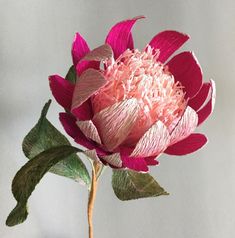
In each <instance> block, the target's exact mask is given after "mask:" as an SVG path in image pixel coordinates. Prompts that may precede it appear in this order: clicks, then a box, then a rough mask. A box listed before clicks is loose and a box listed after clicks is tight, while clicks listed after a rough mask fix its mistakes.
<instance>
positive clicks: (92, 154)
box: [84, 149, 101, 163]
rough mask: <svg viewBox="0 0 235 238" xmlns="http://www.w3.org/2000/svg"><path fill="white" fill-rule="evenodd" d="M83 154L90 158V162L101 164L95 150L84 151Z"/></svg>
mask: <svg viewBox="0 0 235 238" xmlns="http://www.w3.org/2000/svg"><path fill="white" fill-rule="evenodd" d="M84 154H85V155H86V156H88V157H89V158H91V159H92V160H94V161H96V162H100V163H101V161H100V158H99V156H98V155H97V153H96V150H95V149H94V150H85V151H84Z"/></svg>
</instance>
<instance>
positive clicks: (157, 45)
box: [149, 31, 189, 63]
mask: <svg viewBox="0 0 235 238" xmlns="http://www.w3.org/2000/svg"><path fill="white" fill-rule="evenodd" d="M188 39H189V36H188V35H186V34H183V33H180V32H177V31H162V32H160V33H158V34H157V35H156V36H154V37H153V39H152V40H151V41H150V43H149V45H150V46H151V47H152V48H154V49H156V50H159V51H160V54H159V58H158V60H159V61H160V62H162V63H164V62H165V61H166V60H167V59H168V58H169V57H170V56H171V55H172V54H173V53H174V52H175V51H176V50H178V49H179V48H180V47H181V46H182V45H183V44H184V43H185V42H186V41H187V40H188Z"/></svg>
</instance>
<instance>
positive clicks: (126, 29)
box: [105, 16, 144, 59]
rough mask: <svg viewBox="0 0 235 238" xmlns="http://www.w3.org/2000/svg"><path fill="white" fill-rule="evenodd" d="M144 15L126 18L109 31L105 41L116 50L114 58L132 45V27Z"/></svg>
mask: <svg viewBox="0 0 235 238" xmlns="http://www.w3.org/2000/svg"><path fill="white" fill-rule="evenodd" d="M141 18H144V17H143V16H139V17H135V18H133V19H129V20H125V21H122V22H119V23H117V24H116V25H114V26H113V27H112V28H111V30H110V32H109V33H108V35H107V37H106V40H105V43H107V44H109V45H110V46H111V47H112V49H113V52H114V58H115V59H116V58H118V56H119V55H120V54H122V53H123V52H124V51H125V50H126V49H127V48H128V47H129V46H132V45H131V44H132V42H131V39H130V37H131V36H130V33H131V29H132V27H133V26H134V24H135V22H136V21H137V20H138V19H141Z"/></svg>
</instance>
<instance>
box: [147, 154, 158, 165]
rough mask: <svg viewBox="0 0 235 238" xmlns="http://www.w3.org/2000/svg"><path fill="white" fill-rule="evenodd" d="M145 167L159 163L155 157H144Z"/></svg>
mask: <svg viewBox="0 0 235 238" xmlns="http://www.w3.org/2000/svg"><path fill="white" fill-rule="evenodd" d="M144 160H145V162H146V164H147V165H150V166H151V165H152V166H153V165H158V164H159V161H157V160H156V156H151V157H146V158H144Z"/></svg>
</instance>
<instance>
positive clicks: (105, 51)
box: [82, 44, 113, 61]
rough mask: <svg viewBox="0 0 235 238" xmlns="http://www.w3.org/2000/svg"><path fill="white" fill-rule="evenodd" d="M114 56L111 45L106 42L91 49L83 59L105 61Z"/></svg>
mask: <svg viewBox="0 0 235 238" xmlns="http://www.w3.org/2000/svg"><path fill="white" fill-rule="evenodd" d="M112 57H113V51H112V48H111V47H110V45H108V44H104V45H101V46H99V47H97V48H95V49H94V50H92V51H90V52H89V53H88V54H86V55H85V57H84V58H83V59H82V60H94V61H104V60H107V59H110V58H112Z"/></svg>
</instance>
